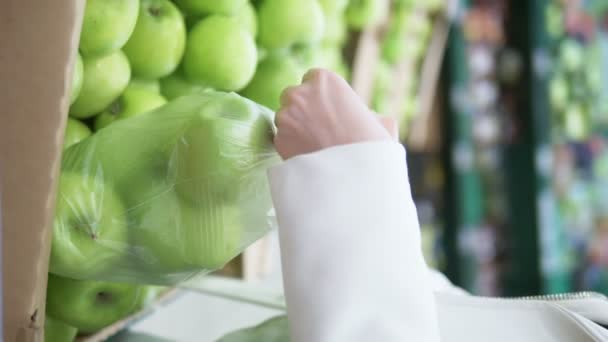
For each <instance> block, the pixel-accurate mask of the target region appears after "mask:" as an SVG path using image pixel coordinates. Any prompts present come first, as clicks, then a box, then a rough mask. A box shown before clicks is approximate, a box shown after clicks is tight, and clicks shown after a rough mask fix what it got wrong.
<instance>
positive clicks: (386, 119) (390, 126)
mask: <svg viewBox="0 0 608 342" xmlns="http://www.w3.org/2000/svg"><path fill="white" fill-rule="evenodd" d="M378 120H380V123H381V124H382V126H384V128H385V129H386V130H387V131H388V133H389V134H390V135H391V137H392V138H393V139H395V141H398V140H399V127H398V126H397V121H396V120H395V118H393V117H391V116H380V117H378Z"/></svg>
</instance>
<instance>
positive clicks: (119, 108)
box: [95, 83, 167, 131]
mask: <svg viewBox="0 0 608 342" xmlns="http://www.w3.org/2000/svg"><path fill="white" fill-rule="evenodd" d="M165 103H167V99H165V98H164V97H163V96H162V95H160V93H157V92H155V91H152V90H148V89H146V88H144V87H142V86H141V85H139V84H137V83H134V84H129V85H128V86H127V89H125V91H124V93H122V95H121V96H120V97H119V98H118V100H116V101H115V102H114V103H113V104H112V105H110V107H108V109H106V110H105V111H104V112H102V113H101V114H99V115H98V116H97V118H96V119H95V130H96V131H98V130H100V129H102V128H104V127H106V126H107V125H109V124H111V123H112V122H114V121H115V120H121V119H125V118H128V117H132V116H135V115H139V114H143V113H145V112H147V111H150V110H153V109H156V108H158V107H160V106H162V105H164V104H165Z"/></svg>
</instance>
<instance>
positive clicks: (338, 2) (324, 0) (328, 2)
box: [318, 0, 356, 15]
mask: <svg viewBox="0 0 608 342" xmlns="http://www.w3.org/2000/svg"><path fill="white" fill-rule="evenodd" d="M318 1H319V4H320V5H321V7H322V8H323V12H324V13H325V14H326V15H327V14H331V15H337V14H342V13H343V12H344V10H346V6H347V5H348V1H349V0H318ZM353 1H356V0H353Z"/></svg>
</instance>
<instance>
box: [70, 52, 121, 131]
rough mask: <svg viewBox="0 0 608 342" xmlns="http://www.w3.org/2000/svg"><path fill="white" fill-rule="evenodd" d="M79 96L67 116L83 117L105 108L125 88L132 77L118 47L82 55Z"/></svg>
mask: <svg viewBox="0 0 608 342" xmlns="http://www.w3.org/2000/svg"><path fill="white" fill-rule="evenodd" d="M83 66H84V68H83V70H84V72H83V78H84V79H83V83H82V89H81V90H80V95H78V98H77V99H76V101H75V102H74V103H73V104H72V106H71V107H70V115H71V116H73V117H75V118H78V119H85V118H89V117H91V116H94V115H95V114H97V113H99V112H101V111H102V110H104V109H105V108H106V107H108V106H109V105H110V104H111V103H112V102H114V100H116V99H117V98H118V96H120V94H121V93H122V92H123V91H124V90H125V88H126V87H127V84H129V80H130V79H131V68H130V67H129V61H128V60H127V57H125V55H124V53H123V52H122V51H120V50H118V51H116V52H114V53H112V54H110V55H106V56H103V57H90V58H83Z"/></svg>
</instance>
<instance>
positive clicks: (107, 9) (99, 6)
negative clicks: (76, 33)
mask: <svg viewBox="0 0 608 342" xmlns="http://www.w3.org/2000/svg"><path fill="white" fill-rule="evenodd" d="M138 11H139V0H87V1H86V7H85V11H84V18H83V22H82V32H81V34H80V45H79V49H80V52H81V53H82V55H83V56H85V57H93V56H95V57H99V56H103V55H107V54H110V53H112V52H115V51H116V50H118V49H120V48H121V47H122V46H123V45H124V44H125V43H126V42H127V40H128V39H129V37H130V36H131V33H132V32H133V29H134V28H135V23H136V22H137V16H138Z"/></svg>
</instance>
